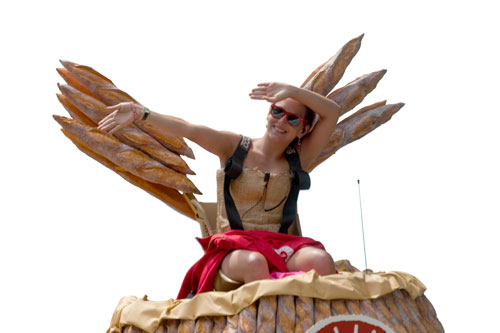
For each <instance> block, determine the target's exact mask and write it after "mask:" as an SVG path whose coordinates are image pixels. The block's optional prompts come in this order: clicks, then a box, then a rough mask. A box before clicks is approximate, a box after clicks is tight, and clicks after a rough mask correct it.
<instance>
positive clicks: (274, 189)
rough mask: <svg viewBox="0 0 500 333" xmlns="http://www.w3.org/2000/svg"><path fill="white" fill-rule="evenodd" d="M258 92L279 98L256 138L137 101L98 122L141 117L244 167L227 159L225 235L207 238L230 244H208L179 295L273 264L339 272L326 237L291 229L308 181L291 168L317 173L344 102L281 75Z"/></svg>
mask: <svg viewBox="0 0 500 333" xmlns="http://www.w3.org/2000/svg"><path fill="white" fill-rule="evenodd" d="M250 97H251V98H252V99H261V100H266V101H268V102H272V103H273V104H272V105H271V108H270V111H269V113H268V116H267V128H266V131H265V133H264V135H263V136H262V137H260V138H256V139H250V138H247V137H243V138H240V135H238V134H236V133H232V132H228V131H218V130H214V129H211V128H208V127H205V126H201V125H194V124H191V123H189V122H187V121H185V120H182V119H179V118H175V117H172V116H168V115H163V114H160V113H157V112H154V111H150V110H149V109H147V108H145V107H144V106H142V105H140V104H136V103H134V102H128V103H120V104H117V105H114V106H111V107H108V110H109V111H112V113H111V114H109V115H108V116H107V117H105V118H104V119H102V120H101V121H100V122H99V126H98V129H99V130H104V131H108V132H109V133H110V134H113V133H116V132H118V131H119V130H121V129H123V128H126V127H127V126H129V125H131V124H132V123H138V122H140V123H141V126H146V127H152V128H156V129H157V131H161V132H165V133H170V134H173V135H176V136H180V137H185V138H187V139H189V140H191V141H193V142H195V143H197V144H198V145H200V146H201V147H203V148H204V149H206V150H207V151H209V152H210V153H213V154H215V155H217V156H218V157H219V159H220V162H221V166H222V165H230V164H231V163H232V164H233V165H232V166H233V167H234V166H235V165H236V162H237V163H239V164H240V165H239V167H240V169H239V170H238V171H237V172H235V171H234V170H233V169H231V168H229V167H226V168H225V170H224V173H222V172H219V173H218V177H217V180H218V188H219V193H221V192H223V195H220V196H219V197H220V199H221V200H218V209H217V213H218V215H217V230H216V233H217V235H214V236H210V237H209V239H208V240H202V241H200V242H202V244H203V243H206V244H211V243H212V242H214V241H215V240H216V239H221V238H222V239H230V240H231V241H230V242H229V243H226V245H225V249H224V251H221V248H220V247H217V249H214V250H212V251H208V245H207V248H206V249H205V250H206V253H205V255H204V257H203V258H202V260H201V261H200V262H199V263H197V264H195V265H194V266H193V268H192V269H191V270H190V271H189V273H188V275H187V277H186V279H185V282H184V284H183V286H182V288H181V291H180V292H179V296H178V297H179V298H185V297H187V296H188V295H194V294H197V293H200V292H205V291H209V290H212V289H213V288H214V281H215V279H216V276H219V277H221V278H222V279H225V280H226V281H231V282H232V283H233V285H234V286H235V287H237V286H239V284H241V283H248V282H251V281H255V280H261V279H268V278H269V277H270V274H271V273H273V272H288V271H309V270H311V269H314V270H316V271H317V272H318V273H320V274H322V275H328V274H333V273H335V264H334V262H333V259H332V258H331V256H330V255H329V254H328V253H326V251H325V249H324V247H323V245H321V244H320V243H319V242H315V241H313V240H311V239H309V238H304V237H301V236H298V235H288V229H289V227H290V225H291V224H292V223H293V221H294V220H295V218H296V214H297V213H296V212H297V208H296V206H297V198H298V191H299V189H301V184H299V183H297V182H295V181H293V179H292V178H290V175H292V176H293V175H294V174H296V175H298V176H296V178H297V179H307V182H308V181H309V176H308V175H307V174H306V173H305V172H304V171H303V170H302V166H304V167H305V168H308V167H309V166H310V165H311V164H312V162H313V161H314V160H315V159H316V158H317V157H318V155H319V154H320V153H321V151H322V150H323V148H324V147H325V146H326V144H327V142H328V140H329V138H330V134H331V133H332V132H333V130H334V127H335V125H336V123H337V120H338V118H339V114H340V108H339V106H338V105H337V103H335V102H334V101H332V100H331V99H328V98H326V97H324V96H322V95H320V94H317V93H315V92H312V91H310V90H307V89H303V88H299V87H295V86H292V85H289V84H284V83H278V82H270V83H260V84H258V86H257V88H255V89H253V90H252V92H251V93H250ZM309 110H312V112H314V113H315V114H317V115H318V120H317V122H316V124H315V128H314V130H313V131H310V129H311V126H312V120H311V118H312V116H311V113H312V112H311V111H309ZM306 118H308V119H309V120H306ZM306 134H307V135H306ZM299 145H300V149H297V148H298V146H299ZM289 171H290V172H289ZM280 175H284V176H280ZM231 180H232V182H231ZM302 188H304V186H302ZM307 188H308V186H307ZM222 189H223V190H222ZM233 197H234V199H233ZM270 207H271V208H270ZM240 214H241V215H240ZM231 230H233V231H231ZM234 230H240V231H244V233H243V234H242V233H241V232H236V231H234ZM257 231H258V232H257ZM242 237H243V238H244V237H247V238H248V239H247V241H244V242H238V241H237V240H241V239H243V238H242ZM227 244H231V246H230V247H228V246H227ZM280 248H287V249H289V250H290V251H289V253H288V252H283V253H285V254H287V255H286V256H282V255H281V253H278V254H277V252H276V251H275V250H276V249H280ZM207 262H209V263H210V264H209V265H208V264H207ZM202 263H203V264H202ZM217 273H218V274H219V275H217ZM200 281H202V283H200ZM217 285H219V284H216V286H217ZM225 289H226V288H225Z"/></svg>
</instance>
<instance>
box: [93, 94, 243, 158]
mask: <svg viewBox="0 0 500 333" xmlns="http://www.w3.org/2000/svg"><path fill="white" fill-rule="evenodd" d="M107 109H108V110H109V111H112V113H111V114H109V115H108V116H107V117H105V118H104V119H102V120H101V121H100V122H99V125H98V127H97V128H98V129H100V130H103V131H108V132H109V133H110V134H113V133H114V132H116V131H118V130H120V129H121V128H123V127H125V126H128V125H130V124H132V123H133V122H134V121H135V122H137V123H138V122H141V123H142V125H143V126H145V127H148V126H154V127H155V129H156V130H159V131H164V132H166V133H168V134H171V135H175V136H180V137H184V138H187V139H189V140H191V141H193V142H194V143H196V144H198V145H199V146H201V147H202V148H204V149H205V150H207V151H209V152H211V153H212V154H215V155H217V156H219V158H220V159H221V160H222V161H225V159H226V158H227V157H229V156H231V154H232V153H233V150H234V147H236V145H237V144H238V141H239V139H240V137H239V135H237V134H235V133H231V132H226V131H218V130H215V129H212V128H210V127H207V126H202V125H194V124H191V123H189V122H187V121H185V120H184V119H181V118H177V117H173V116H169V115H165V114H161V113H158V112H153V111H149V115H148V116H147V118H146V120H142V118H143V115H144V112H145V108H144V107H143V106H142V105H138V104H134V103H120V104H117V105H113V106H110V107H108V108H107ZM134 111H135V113H136V116H134Z"/></svg>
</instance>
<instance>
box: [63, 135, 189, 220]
mask: <svg viewBox="0 0 500 333" xmlns="http://www.w3.org/2000/svg"><path fill="white" fill-rule="evenodd" d="M62 132H63V133H64V135H66V137H67V138H69V139H70V140H71V141H72V142H73V143H74V144H75V145H76V147H77V148H78V149H80V150H81V151H82V152H84V153H85V154H87V155H88V156H90V157H91V158H93V159H94V160H96V161H98V162H99V163H101V164H102V165H104V166H106V167H107V168H109V169H111V170H113V171H114V172H116V173H117V174H119V175H120V176H121V177H123V178H124V179H125V180H127V181H128V182H130V183H131V184H133V185H135V186H137V187H140V188H142V189H143V190H144V191H146V192H148V193H149V194H151V195H152V196H154V197H155V198H157V199H159V200H161V201H163V202H164V203H165V204H167V205H168V206H170V207H172V208H173V209H174V210H176V211H177V212H179V213H181V214H183V215H185V216H187V217H189V218H191V219H193V220H195V215H194V212H193V210H192V209H191V207H190V206H189V204H188V203H187V202H186V200H185V199H184V197H183V196H182V194H180V193H179V192H178V191H177V190H175V189H173V188H170V187H166V186H163V185H160V184H155V183H151V182H148V181H147V180H144V179H142V178H141V177H137V176H135V175H133V174H131V173H130V172H128V171H126V170H125V169H123V168H121V167H119V166H118V165H116V164H114V163H113V162H111V161H110V160H108V159H106V158H104V157H103V156H101V155H99V154H97V153H96V152H95V151H93V150H92V149H90V148H89V147H87V146H86V145H84V144H83V143H82V142H81V141H79V140H78V139H77V138H76V137H75V136H73V135H71V133H69V132H68V131H66V130H64V129H62Z"/></svg>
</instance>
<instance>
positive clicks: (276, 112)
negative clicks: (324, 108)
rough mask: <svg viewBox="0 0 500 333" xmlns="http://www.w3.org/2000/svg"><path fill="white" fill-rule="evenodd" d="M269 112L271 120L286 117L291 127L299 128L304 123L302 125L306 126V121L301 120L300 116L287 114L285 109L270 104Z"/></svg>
mask: <svg viewBox="0 0 500 333" xmlns="http://www.w3.org/2000/svg"><path fill="white" fill-rule="evenodd" d="M270 112H271V116H273V118H275V119H281V118H283V116H286V117H287V120H288V123H289V124H290V125H292V126H293V127H297V126H299V125H300V123H301V122H304V125H307V120H306V119H304V118H302V117H301V116H297V115H296V114H293V113H290V112H287V111H286V110H285V109H283V108H282V107H279V106H277V105H275V104H271V109H270Z"/></svg>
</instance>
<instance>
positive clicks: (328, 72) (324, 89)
mask: <svg viewBox="0 0 500 333" xmlns="http://www.w3.org/2000/svg"><path fill="white" fill-rule="evenodd" d="M363 36H364V35H361V36H359V37H357V38H354V39H352V40H350V41H349V42H347V43H346V44H345V45H344V46H343V47H342V48H341V49H340V50H339V51H338V52H337V53H336V54H335V55H334V56H333V57H331V58H330V59H329V60H328V61H327V62H325V63H324V65H323V66H322V67H321V69H319V70H317V72H316V74H314V72H313V75H310V77H311V76H312V77H311V78H310V79H309V81H308V82H307V83H306V84H305V85H304V86H303V88H304V89H309V90H312V91H314V92H316V93H318V94H320V95H323V96H326V95H327V94H328V93H329V92H330V91H331V90H332V89H333V87H335V85H336V84H337V83H338V82H339V81H340V79H341V78H342V76H343V75H344V72H345V70H346V68H347V66H349V64H350V63H351V60H352V59H353V58H354V56H355V55H356V53H358V51H359V48H360V47H361V40H362V39H363Z"/></svg>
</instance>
